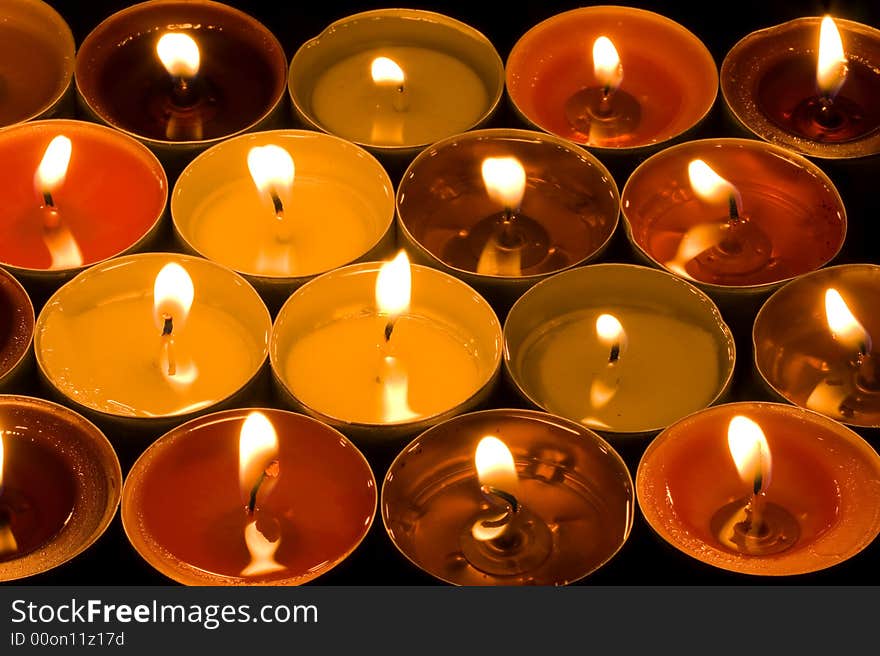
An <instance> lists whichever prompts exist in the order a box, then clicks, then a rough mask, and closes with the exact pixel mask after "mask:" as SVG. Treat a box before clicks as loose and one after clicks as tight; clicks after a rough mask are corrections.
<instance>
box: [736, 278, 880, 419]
mask: <svg viewBox="0 0 880 656" xmlns="http://www.w3.org/2000/svg"><path fill="white" fill-rule="evenodd" d="M878 307H880V267H878V266H875V265H870V264H844V265H840V266H835V267H828V268H825V269H822V270H820V271H816V272H814V273H810V274H807V275H805V276H802V277H800V278H798V279H797V280H794V281H792V282H790V283H788V284H787V285H785V286H784V287H782V288H781V289H780V290H778V291H777V292H775V293H774V294H773V295H772V296H771V297H770V298H769V299H767V301H766V303H764V305H763V307H762V308H761V310H760V312H759V313H758V315H757V318H756V319H755V324H754V328H753V332H752V337H753V341H754V352H755V367H756V371H757V373H758V375H759V377H760V379H761V381H762V382H763V383H764V384H765V385H766V386H767V387H768V388H769V389H770V390H771V391H772V393H774V394H775V395H777V396H778V397H780V398H781V399H784V400H786V401H788V402H790V403H793V404H795V405H798V406H800V407H803V408H808V409H810V410H815V411H816V412H820V413H822V414H824V415H827V416H829V417H832V418H833V419H836V420H837V421H840V422H842V423H844V424H848V425H851V426H859V427H878V426H880V380H878V373H877V370H876V365H875V360H876V357H877V356H876V353H875V346H874V339H875V338H876V337H878V336H880V323H878V321H877V308H878Z"/></svg>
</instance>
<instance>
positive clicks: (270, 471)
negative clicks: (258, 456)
mask: <svg viewBox="0 0 880 656" xmlns="http://www.w3.org/2000/svg"><path fill="white" fill-rule="evenodd" d="M280 469H281V468H280V465H279V464H278V461H277V460H273V461H271V462H270V463H269V464H268V465H267V466H266V469H264V470H263V471H262V472H261V473H260V475H259V477H258V478H257V482H256V483H254V486H253V487H252V488H251V494H250V497H249V498H248V505H247V513H248V515H250V516H252V515H253V514H254V512H255V511H256V509H257V494H258V493H259V492H260V488H261V487H262V486H263V483H264V482H265V480H266V479H267V478H276V477H277V476H278V473H279V471H280Z"/></svg>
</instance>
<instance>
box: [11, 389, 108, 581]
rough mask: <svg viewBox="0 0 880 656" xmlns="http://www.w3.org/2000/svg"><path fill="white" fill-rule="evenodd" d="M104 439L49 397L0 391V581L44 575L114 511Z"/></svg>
mask: <svg viewBox="0 0 880 656" xmlns="http://www.w3.org/2000/svg"><path fill="white" fill-rule="evenodd" d="M121 488H122V472H121V470H120V466H119V460H118V459H117V457H116V454H115V452H114V450H113V447H112V446H110V443H109V442H108V441H107V438H106V437H104V435H103V434H102V433H101V432H100V431H99V430H98V429H97V428H95V426H94V425H92V424H91V423H89V422H88V421H86V420H85V419H84V418H83V417H81V416H80V415H78V414H76V413H74V412H73V411H71V410H69V409H67V408H65V407H63V406H60V405H56V404H54V403H50V402H49V401H45V400H42V399H35V398H29V397H23V396H0V581H12V580H16V579H21V578H24V577H28V576H33V575H36V574H40V573H43V572H46V571H48V570H50V569H52V568H54V567H57V566H58V565H61V564H62V563H65V562H67V561H68V560H70V559H71V558H73V557H75V556H77V555H78V554H80V553H81V552H82V551H84V550H85V549H87V548H88V547H89V546H91V545H92V544H93V543H94V542H95V540H97V539H98V538H99V537H100V536H101V535H102V534H103V533H104V531H105V530H106V529H107V527H108V526H109V525H110V521H111V520H112V519H113V517H114V516H115V514H116V508H117V505H118V503H119V495H120V490H121Z"/></svg>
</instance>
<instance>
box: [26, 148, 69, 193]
mask: <svg viewBox="0 0 880 656" xmlns="http://www.w3.org/2000/svg"><path fill="white" fill-rule="evenodd" d="M72 151H73V144H72V143H71V141H70V139H69V138H68V137H65V136H64V135H63V134H59V135H58V136H57V137H55V138H54V139H52V141H50V142H49V145H48V146H46V151H45V152H44V153H43V159H41V160H40V165H39V166H38V167H37V173H36V175H35V176H34V177H35V184H36V187H37V190H38V191H39V192H40V193H52V192H54V191H55V190H56V189H58V187H60V186H61V185H62V184H63V183H64V178H65V177H66V176H67V167H68V164H70V154H71V152H72Z"/></svg>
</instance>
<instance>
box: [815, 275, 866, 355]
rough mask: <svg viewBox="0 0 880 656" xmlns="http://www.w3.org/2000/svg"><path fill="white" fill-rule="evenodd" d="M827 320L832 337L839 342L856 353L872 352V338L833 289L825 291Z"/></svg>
mask: <svg viewBox="0 0 880 656" xmlns="http://www.w3.org/2000/svg"><path fill="white" fill-rule="evenodd" d="M825 319H826V320H827V321H828V328H829V329H830V330H831V335H832V336H833V337H834V339H836V340H837V341H838V342H840V343H842V344H843V345H844V346H846V347H847V348H850V349H852V350H854V351H856V350H859V351H861V350H865V351H866V352H867V351H870V348H871V336H870V335H869V334H868V331H867V330H865V327H864V326H863V325H862V324H861V323H860V322H859V320H858V319H856V318H855V316H854V315H853V313H852V312H851V311H850V309H849V306H848V305H847V304H846V301H844V300H843V297H842V296H841V295H840V292H838V291H837V290H836V289H834V288H833V287H829V288H828V289H826V290H825Z"/></svg>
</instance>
